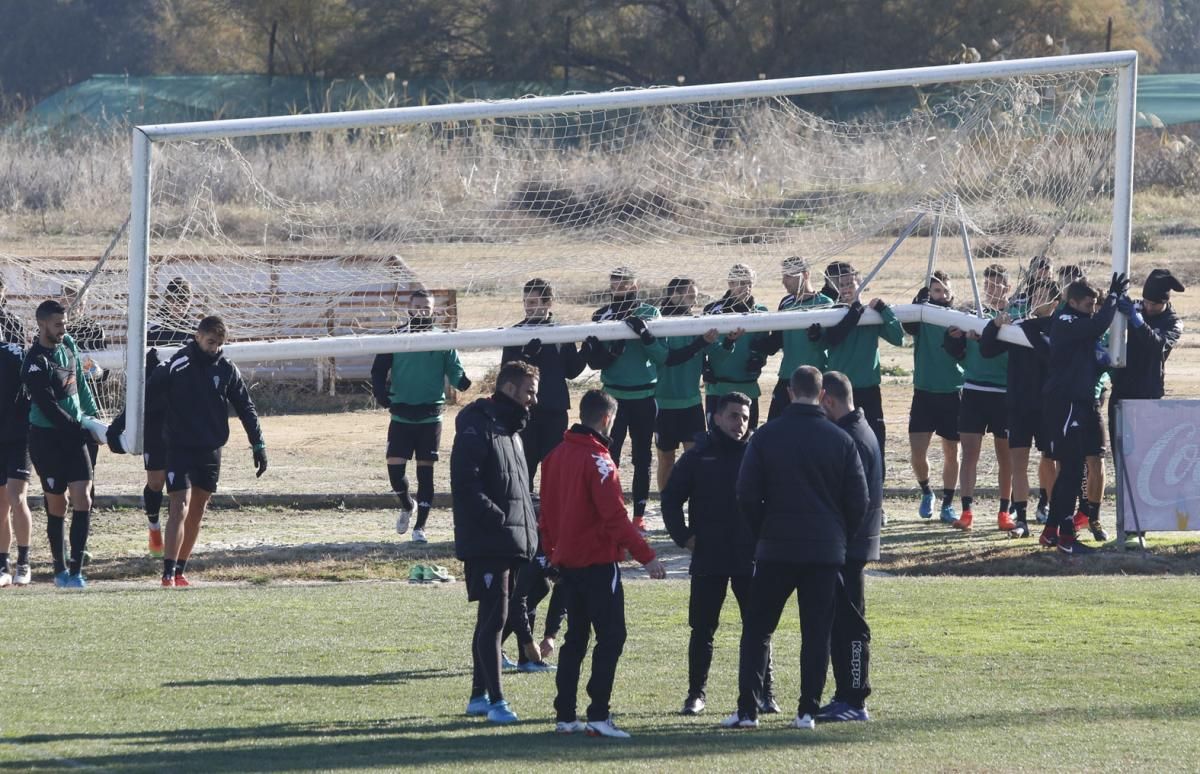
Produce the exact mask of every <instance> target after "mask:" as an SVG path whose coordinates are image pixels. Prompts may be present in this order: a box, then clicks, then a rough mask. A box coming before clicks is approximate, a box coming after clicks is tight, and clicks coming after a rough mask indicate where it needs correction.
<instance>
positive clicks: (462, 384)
mask: <svg viewBox="0 0 1200 774" xmlns="http://www.w3.org/2000/svg"><path fill="white" fill-rule="evenodd" d="M455 386H456V387H458V389H459V390H461V391H462V392H466V391H467V390H469V389H471V380H470V379H468V378H467V375H466V374H463V375H462V378H461V379H459V380H458V384H457V385H455Z"/></svg>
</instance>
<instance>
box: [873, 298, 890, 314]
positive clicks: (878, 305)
mask: <svg viewBox="0 0 1200 774" xmlns="http://www.w3.org/2000/svg"><path fill="white" fill-rule="evenodd" d="M871 308H872V309H874V310H875V311H876V312H879V313H880V314H883V310H884V309H887V308H888V307H887V304H885V303H884V302H883V299H882V298H877V299H875V302H874V303H872V304H871Z"/></svg>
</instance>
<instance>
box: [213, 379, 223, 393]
mask: <svg viewBox="0 0 1200 774" xmlns="http://www.w3.org/2000/svg"><path fill="white" fill-rule="evenodd" d="M213 389H214V390H219V389H221V377H220V376H214V377H213Z"/></svg>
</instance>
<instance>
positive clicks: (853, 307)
mask: <svg viewBox="0 0 1200 774" xmlns="http://www.w3.org/2000/svg"><path fill="white" fill-rule="evenodd" d="M850 311H851V312H854V313H855V314H862V312H863V305H862V302H861V301H859V300H858V299H857V298H856V299H854V303H852V304H850Z"/></svg>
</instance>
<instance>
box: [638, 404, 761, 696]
mask: <svg viewBox="0 0 1200 774" xmlns="http://www.w3.org/2000/svg"><path fill="white" fill-rule="evenodd" d="M750 405H751V400H750V396H748V395H746V394H744V393H741V392H728V393H726V394H724V395H722V396H721V397H720V398H718V399H717V404H716V411H715V413H714V414H713V427H712V429H711V430H709V431H708V432H707V433H705V434H703V435H701V436H699V437H698V438H697V441H696V444H695V446H693V447H692V448H690V449H688V450H687V451H685V452H684V453H683V456H682V457H681V458H680V459H679V462H678V463H677V464H676V465H675V468H674V470H673V471H672V473H671V478H670V479H669V480H668V481H667V487H666V489H665V490H664V491H663V493H662V513H663V523H664V524H665V525H666V527H667V532H669V533H670V535H671V539H672V540H674V541H675V544H676V545H678V546H679V547H680V548H686V549H687V550H688V551H690V552H691V554H692V562H691V565H690V566H689V568H688V570H689V572H690V573H691V576H692V588H691V598H690V600H689V603H688V625H689V626H690V627H691V629H692V634H691V638H690V639H689V641H688V694H687V699H686V700H685V701H684V703H683V710H682V714H684V715H699V714H700V713H701V712H703V711H704V705H705V701H706V694H705V688H706V686H707V684H708V670H709V667H710V666H712V658H713V637H714V635H715V634H716V632H717V626H718V624H719V623H720V619H721V608H722V607H723V606H724V604H725V594H726V592H727V591H728V590H729V588H730V587H731V586H732V587H733V596H734V598H735V599H736V600H737V604H738V609H739V611H740V612H741V615H742V617H743V618H744V617H745V616H746V613H747V611H748V609H749V608H748V605H749V602H750V584H751V579H752V578H753V576H754V535H753V534H751V532H750V527H749V526H748V525H747V524H746V523H745V521H744V520H743V519H741V518H740V517H739V515H738V509H737V498H736V497H735V496H734V487H735V486H736V485H737V477H738V471H739V470H740V469H741V465H742V457H743V456H744V455H745V453H746V437H747V435H748V434H749V430H750ZM684 503H687V506H688V508H687V512H688V515H687V520H686V523H685V520H684V515H683V506H684ZM759 710H760V711H761V712H769V713H775V712H779V705H778V704H776V703H775V699H774V698H773V697H772V691H771V668H770V662H769V659H768V665H767V673H766V678H765V682H764V685H763V701H762V705H761V706H760V707H759Z"/></svg>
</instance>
